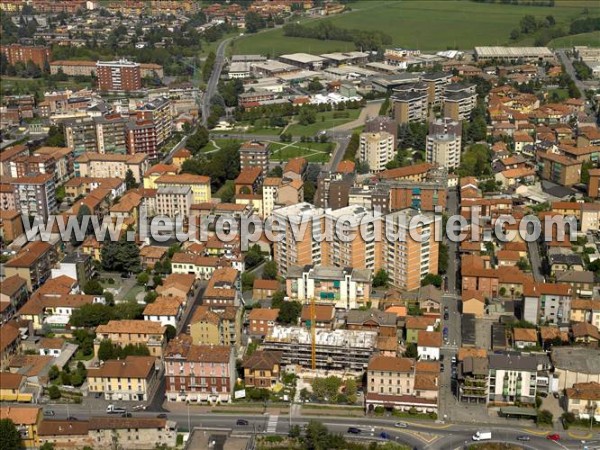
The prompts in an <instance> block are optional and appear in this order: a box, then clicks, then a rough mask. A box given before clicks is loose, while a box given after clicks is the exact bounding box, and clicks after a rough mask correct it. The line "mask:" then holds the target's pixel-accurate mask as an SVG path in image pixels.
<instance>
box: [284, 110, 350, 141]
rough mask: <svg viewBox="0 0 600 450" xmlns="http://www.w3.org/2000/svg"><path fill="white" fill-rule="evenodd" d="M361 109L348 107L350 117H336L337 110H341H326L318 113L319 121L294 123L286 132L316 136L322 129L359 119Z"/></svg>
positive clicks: (295, 134)
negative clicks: (303, 123) (307, 123)
mask: <svg viewBox="0 0 600 450" xmlns="http://www.w3.org/2000/svg"><path fill="white" fill-rule="evenodd" d="M360 111H361V110H360V109H347V110H346V112H347V113H348V117H339V118H334V117H333V115H334V113H335V112H339V111H326V112H322V113H317V121H316V122H315V123H312V124H310V125H300V124H297V123H296V124H293V125H290V126H289V127H288V129H287V130H286V133H291V134H292V135H293V136H310V137H312V136H314V135H316V134H317V133H318V132H319V131H321V130H327V129H329V128H332V127H336V126H338V125H342V124H344V123H347V122H351V121H353V120H356V119H358V116H360Z"/></svg>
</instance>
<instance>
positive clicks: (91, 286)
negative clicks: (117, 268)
mask: <svg viewBox="0 0 600 450" xmlns="http://www.w3.org/2000/svg"><path fill="white" fill-rule="evenodd" d="M103 292H104V288H103V287H102V285H101V284H100V282H99V281H98V280H89V281H88V282H87V283H85V285H84V286H83V293H84V294H86V295H102V293H103Z"/></svg>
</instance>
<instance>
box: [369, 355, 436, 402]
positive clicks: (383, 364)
mask: <svg viewBox="0 0 600 450" xmlns="http://www.w3.org/2000/svg"><path fill="white" fill-rule="evenodd" d="M436 369H437V371H436ZM438 374H439V364H438V363H419V362H416V361H415V360H413V359H410V358H398V357H395V356H381V355H377V356H373V357H372V358H371V360H370V361H369V365H368V367H367V392H366V394H365V407H366V409H367V411H368V412H370V411H373V410H374V409H375V408H376V407H378V406H385V407H389V406H392V407H393V408H394V409H397V410H400V411H408V410H411V409H413V408H414V409H416V410H417V411H418V412H421V413H427V412H436V411H437V398H438V390H439V387H438Z"/></svg>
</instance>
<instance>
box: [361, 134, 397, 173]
mask: <svg viewBox="0 0 600 450" xmlns="http://www.w3.org/2000/svg"><path fill="white" fill-rule="evenodd" d="M395 154H396V149H395V147H394V136H393V135H392V134H390V133H388V132H387V131H379V132H377V133H361V134H360V145H359V148H358V159H359V160H360V161H361V162H363V163H366V164H367V165H368V166H369V170H370V171H371V172H379V171H382V170H384V169H385V166H386V164H387V163H389V162H390V161H392V160H393V159H394V156H395Z"/></svg>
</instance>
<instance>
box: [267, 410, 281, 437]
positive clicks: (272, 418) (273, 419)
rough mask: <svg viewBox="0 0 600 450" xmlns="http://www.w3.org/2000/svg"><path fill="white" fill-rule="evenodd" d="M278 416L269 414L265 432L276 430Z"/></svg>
mask: <svg viewBox="0 0 600 450" xmlns="http://www.w3.org/2000/svg"><path fill="white" fill-rule="evenodd" d="M278 419H279V416H278V415H277V414H269V421H268V422H267V431H266V432H267V433H270V434H272V433H275V432H276V431H277V420H278Z"/></svg>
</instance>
